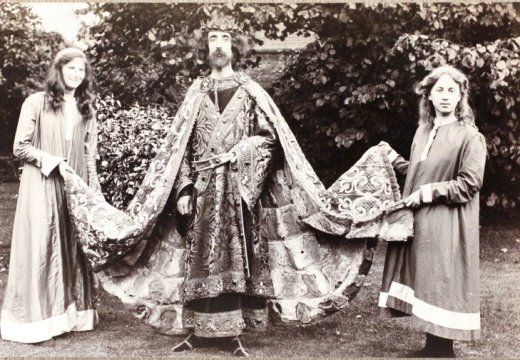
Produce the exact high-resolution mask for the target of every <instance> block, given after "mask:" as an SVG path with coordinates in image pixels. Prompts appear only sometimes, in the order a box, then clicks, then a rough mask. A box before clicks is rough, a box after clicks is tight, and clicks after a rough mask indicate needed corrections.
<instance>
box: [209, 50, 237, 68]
mask: <svg viewBox="0 0 520 360" xmlns="http://www.w3.org/2000/svg"><path fill="white" fill-rule="evenodd" d="M232 59H233V57H232V56H228V55H227V54H226V53H225V52H223V51H220V50H216V51H214V52H212V53H211V54H210V55H209V63H210V65H211V68H213V69H217V70H221V69H223V68H224V67H226V66H227V65H228V64H230V63H231V60H232Z"/></svg>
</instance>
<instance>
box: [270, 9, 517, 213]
mask: <svg viewBox="0 0 520 360" xmlns="http://www.w3.org/2000/svg"><path fill="white" fill-rule="evenodd" d="M309 11H310V12H311V15H310V20H308V21H306V20H305V15H302V13H301V12H298V17H299V20H298V21H303V22H306V29H308V30H309V31H314V32H315V33H316V35H317V37H318V40H317V41H316V42H315V43H313V44H311V45H310V46H309V50H308V52H307V53H305V54H304V55H302V56H300V57H298V58H297V59H296V60H295V61H294V62H293V64H292V65H291V66H289V67H288V68H287V69H286V71H285V74H284V75H283V76H282V78H281V79H280V81H279V83H278V84H276V85H275V97H276V99H277V102H278V103H279V104H283V111H284V114H285V115H286V118H287V119H288V121H289V122H290V125H291V127H292V128H293V130H294V131H295V132H296V133H297V135H298V134H306V133H313V134H316V136H313V137H312V139H311V138H309V137H304V136H299V140H300V142H301V143H302V147H303V148H304V149H305V151H306V153H307V154H308V156H309V158H310V160H311V163H313V165H315V167H316V169H317V172H318V173H319V174H320V175H321V176H322V177H323V178H324V179H325V180H326V181H328V182H331V181H333V180H334V179H335V178H336V177H337V176H338V175H339V174H341V173H342V172H343V171H345V169H347V168H348V167H349V166H350V165H351V164H352V163H353V162H354V161H355V160H356V159H358V158H359V156H360V155H361V153H362V152H363V151H365V150H366V148H367V147H368V146H369V145H373V144H375V143H377V142H379V141H381V140H386V141H388V142H389V143H390V144H391V145H392V146H393V147H394V148H396V150H398V151H399V152H400V153H402V154H403V155H405V156H408V154H409V148H410V143H411V140H412V137H413V133H414V131H415V128H416V124H417V105H418V97H417V96H416V95H415V94H414V92H413V88H414V85H415V83H416V82H417V81H419V80H420V79H422V77H423V76H425V75H426V74H427V72H428V71H430V70H431V69H433V67H434V66H437V65H440V64H444V63H449V64H453V65H455V66H457V67H459V68H460V69H461V70H463V71H464V72H466V73H467V74H468V75H469V77H470V79H471V82H472V92H473V105H474V107H475V109H476V113H477V124H478V125H479V127H480V129H481V131H482V132H483V133H484V134H485V136H486V138H487V141H488V145H489V153H490V159H489V161H488V168H487V173H486V186H485V189H484V195H485V196H483V198H484V199H485V200H486V204H487V205H488V206H496V205H500V207H502V208H509V207H515V206H516V205H517V203H518V201H519V200H520V198H519V195H520V192H519V191H518V180H517V177H518V176H519V175H520V173H519V170H520V168H519V163H518V162H517V159H518V157H519V155H520V154H519V150H518V148H517V146H518V142H517V140H516V139H518V135H519V133H518V120H517V118H516V115H515V114H516V113H517V112H518V111H517V110H518V108H517V106H518V105H517V102H518V101H519V100H520V98H519V90H518V89H519V87H518V86H517V85H516V84H517V82H518V80H516V79H517V75H516V74H517V66H518V60H517V58H518V39H517V38H516V37H517V36H519V35H520V22H519V19H520V16H519V15H520V13H519V10H518V5H517V4H504V3H502V4H478V5H477V4H475V5H473V4H472V5H466V4H456V5H454V4H386V5H383V4H378V5H353V4H346V5H345V4H334V5H319V6H313V7H312V8H311V9H309ZM443 38H444V39H443ZM500 39H507V40H500ZM518 161H519V162H520V160H518Z"/></svg>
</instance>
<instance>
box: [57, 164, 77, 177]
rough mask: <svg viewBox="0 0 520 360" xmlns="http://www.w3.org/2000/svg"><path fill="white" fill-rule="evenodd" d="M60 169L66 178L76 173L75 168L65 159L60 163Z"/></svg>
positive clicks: (62, 175)
mask: <svg viewBox="0 0 520 360" xmlns="http://www.w3.org/2000/svg"><path fill="white" fill-rule="evenodd" d="M58 170H59V172H60V175H61V177H62V178H63V179H64V180H66V179H68V178H70V177H71V176H72V175H74V174H75V172H74V170H72V168H71V167H70V166H69V164H67V163H66V162H65V161H62V162H60V164H59V165H58Z"/></svg>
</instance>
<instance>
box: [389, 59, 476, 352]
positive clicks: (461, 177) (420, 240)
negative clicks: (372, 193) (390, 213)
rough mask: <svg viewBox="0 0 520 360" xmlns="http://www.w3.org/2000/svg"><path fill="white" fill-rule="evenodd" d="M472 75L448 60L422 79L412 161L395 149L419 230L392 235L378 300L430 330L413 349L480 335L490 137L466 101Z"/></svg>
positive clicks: (443, 348) (444, 347) (433, 348)
mask: <svg viewBox="0 0 520 360" xmlns="http://www.w3.org/2000/svg"><path fill="white" fill-rule="evenodd" d="M468 87H469V86H468V79H467V78H466V76H465V75H464V74H463V73H461V72H460V71H459V70H457V69H455V68H453V67H451V66H442V67H439V68H436V69H434V70H433V71H432V72H431V73H430V74H429V75H428V76H426V77H425V78H424V79H423V80H422V81H421V82H420V84H419V85H418V87H417V93H418V94H419V95H420V96H421V100H420V104H419V118H420V120H419V127H418V129H417V132H416V134H415V136H414V140H413V143H412V148H411V152H410V161H409V162H408V161H405V160H404V159H403V158H402V157H401V156H399V155H398V154H397V153H396V152H395V151H394V150H391V151H390V153H391V155H390V157H391V160H393V165H394V167H395V168H396V169H397V171H399V172H401V173H403V174H406V182H405V187H404V191H403V198H404V202H405V204H406V206H408V207H410V208H412V209H414V217H415V220H414V233H415V235H414V238H413V239H411V240H409V241H407V242H393V243H389V245H388V250H387V255H386V260H385V267H384V273H383V284H382V291H381V294H380V298H379V306H381V307H383V308H384V310H383V312H384V313H386V314H388V315H391V316H403V315H411V316H412V323H413V325H414V326H415V327H417V328H418V329H420V330H422V331H424V332H426V346H425V347H424V349H422V350H420V351H418V352H415V353H413V354H412V355H413V356H416V357H418V356H427V357H454V356H455V353H454V350H453V340H476V339H478V338H479V337H480V310H479V190H480V188H481V186H482V181H483V176H484V167H485V162H486V143H485V140H484V137H483V136H482V134H480V133H479V131H478V129H477V127H476V126H475V123H474V116H473V112H472V110H471V108H470V106H469V105H468Z"/></svg>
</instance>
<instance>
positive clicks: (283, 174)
mask: <svg viewBox="0 0 520 360" xmlns="http://www.w3.org/2000/svg"><path fill="white" fill-rule="evenodd" d="M234 81H235V82H236V83H237V88H236V90H235V91H234V92H233V95H232V96H231V100H230V101H229V103H228V104H227V106H225V108H222V107H220V108H221V109H222V113H220V114H219V112H218V111H217V110H216V108H215V102H213V101H212V100H211V95H210V94H212V90H213V82H212V81H210V80H208V79H201V80H197V81H196V82H195V83H194V84H193V85H192V86H191V88H190V89H189V91H188V94H187V96H186V98H185V100H184V102H183V103H182V105H181V107H180V108H179V111H178V113H177V115H176V117H175V119H174V120H173V123H172V126H171V130H170V133H169V134H168V136H167V138H166V139H165V142H164V145H163V146H162V147H161V149H160V150H159V152H158V154H157V156H156V158H155V159H154V160H153V161H152V163H151V166H150V168H149V170H148V172H147V174H146V176H145V178H144V180H143V183H142V185H141V187H140V189H139V191H138V193H137V194H136V196H135V198H134V199H133V200H132V202H131V204H130V205H129V207H128V209H127V210H126V212H121V211H118V210H116V209H114V208H113V207H111V206H110V205H108V204H106V203H105V202H104V201H103V199H102V198H101V197H96V196H95V194H93V193H92V192H91V191H90V190H89V189H88V187H86V186H85V184H83V183H82V181H81V180H80V179H78V178H72V179H70V180H68V181H67V199H68V201H69V206H70V208H71V214H72V217H73V219H72V220H73V223H74V224H75V228H76V231H77V235H78V238H79V241H80V242H81V243H82V244H83V249H84V252H85V254H87V257H88V259H89V262H90V264H91V266H92V268H93V269H95V270H100V269H105V271H104V272H100V278H101V282H102V285H103V287H104V288H105V290H107V291H108V292H109V293H111V294H114V295H116V296H118V297H119V298H121V300H122V301H123V303H125V304H126V305H127V306H129V308H130V309H132V311H134V313H135V314H136V316H139V317H142V318H144V319H145V320H146V322H147V323H149V324H150V325H152V326H155V327H157V328H158V329H159V330H160V331H161V332H163V333H167V334H180V333H185V332H186V331H188V330H189V328H190V327H193V326H194V322H195V321H196V319H194V317H193V311H192V310H193V307H192V308H190V306H185V305H190V304H191V303H192V302H194V301H197V300H198V299H208V298H214V299H217V298H218V297H220V296H224V294H230V293H238V294H246V295H251V296H250V298H252V299H256V300H258V299H267V300H268V302H269V305H270V306H269V309H270V315H271V316H270V320H272V321H274V322H284V323H295V324H308V323H311V322H312V321H315V320H318V319H321V318H323V317H324V316H327V315H328V314H331V313H333V312H335V311H338V310H339V309H342V308H344V307H345V306H347V305H348V303H349V301H350V300H351V299H352V298H353V297H354V296H355V294H356V293H357V291H358V290H359V288H360V287H361V286H362V283H363V279H364V277H365V275H366V274H367V272H368V270H369V269H370V264H371V259H372V254H373V246H374V245H373V244H370V243H369V242H367V241H365V240H364V239H366V238H369V237H375V236H379V237H381V238H384V239H388V240H405V239H406V238H407V237H408V236H411V235H412V231H413V229H412V221H413V219H412V216H411V212H410V211H408V210H404V209H401V208H402V205H401V204H400V193H399V189H398V186H397V182H396V179H395V175H394V173H393V170H392V166H391V164H390V161H389V160H388V157H387V155H386V154H387V149H386V148H384V146H376V147H373V148H371V149H369V150H368V151H367V153H366V154H365V155H364V156H363V157H362V158H361V159H360V160H359V161H358V162H357V163H356V165H355V166H354V167H352V168H351V169H349V170H348V171H347V172H346V173H345V174H343V175H342V176H341V177H340V178H339V179H338V181H337V182H336V183H335V184H334V185H333V186H332V187H331V188H330V189H328V190H327V189H325V188H324V186H323V184H322V183H321V182H320V180H319V179H318V177H317V176H316V174H315V173H314V171H313V169H312V167H311V166H310V164H309V163H308V162H307V160H306V159H305V156H304V155H303V153H302V151H301V149H300V147H299V145H298V143H297V141H296V139H295V138H294V135H293V134H292V132H291V131H290V129H289V127H288V125H287V123H286V122H285V120H284V119H283V117H282V115H281V114H280V112H279V110H278V108H277V107H276V105H275V104H274V102H273V101H272V99H271V98H270V97H269V95H268V94H267V93H266V92H265V91H264V90H263V89H262V88H261V87H260V86H259V85H258V84H256V83H255V82H254V81H252V80H251V79H249V77H247V76H246V75H245V74H243V73H237V74H236V75H235V77H234ZM231 149H233V150H234V151H235V152H236V154H237V162H236V164H233V165H230V164H229V163H226V162H225V160H226V158H225V156H223V155H222V154H224V153H226V152H228V151H229V150H231ZM222 162H224V164H222ZM190 187H191V188H192V191H193V193H194V195H195V198H196V207H195V212H194V214H193V216H192V217H191V218H189V219H192V223H188V224H185V222H186V220H187V219H186V218H183V217H181V216H180V215H179V214H178V213H176V211H175V203H176V200H177V197H178V195H179V193H181V194H182V193H183V192H184V191H185V190H186V189H189V188H190ZM348 239H361V240H348ZM225 296H227V295H225ZM242 305H244V304H242ZM256 305H258V304H256ZM256 308H257V309H259V308H260V306H257V307H256ZM199 310H200V308H199ZM221 310H222V309H221ZM221 310H218V311H221ZM228 310H231V309H228ZM199 312H202V311H199ZM243 315H244V314H243ZM253 315H254V316H250V317H247V316H246V322H247V323H248V324H249V325H256V326H259V325H263V323H264V322H266V321H267V320H268V319H267V317H266V316H264V315H262V316H260V315H259V314H258V313H256V314H255V313H254V311H253ZM256 315H258V316H256ZM233 319H238V318H235V317H233ZM223 320H224V321H223V322H222V323H224V322H225V319H223ZM232 322H233V321H231V322H229V324H231V323H232ZM239 322H240V321H238V322H235V323H233V324H231V325H230V328H231V329H237V328H241V327H243V324H240V323H239ZM201 324H202V322H201ZM195 325H196V324H195ZM211 327H212V325H209V326H205V325H204V324H202V325H201V326H200V328H199V330H200V331H206V330H207V331H209V332H211V331H213V329H211ZM223 333H224V332H223ZM223 333H222V334H223Z"/></svg>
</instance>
